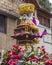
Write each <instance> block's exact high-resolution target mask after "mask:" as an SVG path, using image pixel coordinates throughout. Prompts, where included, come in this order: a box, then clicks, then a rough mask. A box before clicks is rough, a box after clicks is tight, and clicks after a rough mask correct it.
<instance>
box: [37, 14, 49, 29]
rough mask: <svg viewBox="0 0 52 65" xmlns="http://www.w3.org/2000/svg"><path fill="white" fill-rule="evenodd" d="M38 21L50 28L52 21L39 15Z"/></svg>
mask: <svg viewBox="0 0 52 65" xmlns="http://www.w3.org/2000/svg"><path fill="white" fill-rule="evenodd" d="M38 19H39V21H40V24H41V25H43V26H46V27H48V28H50V20H49V19H48V18H44V17H43V16H39V15H38Z"/></svg>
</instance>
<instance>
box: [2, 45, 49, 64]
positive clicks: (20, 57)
mask: <svg viewBox="0 0 52 65" xmlns="http://www.w3.org/2000/svg"><path fill="white" fill-rule="evenodd" d="M30 47H31V51H30V52H29V51H28V49H26V50H23V49H22V48H20V47H19V46H18V45H13V49H12V50H9V51H7V52H6V53H5V54H4V56H3V62H2V64H1V65H37V64H38V65H43V64H44V61H46V60H47V59H48V55H47V52H46V51H45V48H44V46H42V47H37V48H36V50H34V47H33V45H31V46H30Z"/></svg>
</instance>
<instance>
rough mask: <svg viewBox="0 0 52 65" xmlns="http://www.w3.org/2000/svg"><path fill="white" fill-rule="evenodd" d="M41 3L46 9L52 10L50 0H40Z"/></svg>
mask: <svg viewBox="0 0 52 65" xmlns="http://www.w3.org/2000/svg"><path fill="white" fill-rule="evenodd" d="M38 1H39V4H40V5H41V6H42V7H43V8H45V9H46V10H48V11H50V10H51V3H50V2H49V1H48V0H38Z"/></svg>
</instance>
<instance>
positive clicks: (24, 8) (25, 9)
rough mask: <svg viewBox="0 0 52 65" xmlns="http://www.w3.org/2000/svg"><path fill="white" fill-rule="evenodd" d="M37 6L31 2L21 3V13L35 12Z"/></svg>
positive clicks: (19, 8)
mask: <svg viewBox="0 0 52 65" xmlns="http://www.w3.org/2000/svg"><path fill="white" fill-rule="evenodd" d="M34 8H35V6H34V5H33V4H30V3H25V4H21V5H19V7H18V10H19V14H28V13H34V11H35V10H34Z"/></svg>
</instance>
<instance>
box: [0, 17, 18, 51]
mask: <svg viewBox="0 0 52 65" xmlns="http://www.w3.org/2000/svg"><path fill="white" fill-rule="evenodd" d="M6 22H7V32H6V34H5V33H0V50H2V49H5V50H6V49H10V48H11V47H12V45H13V44H14V43H16V40H14V39H13V38H11V36H12V35H13V34H14V29H15V28H16V26H17V25H16V24H17V22H16V19H12V18H8V17H7V18H6Z"/></svg>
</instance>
